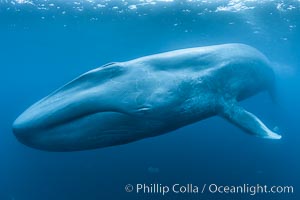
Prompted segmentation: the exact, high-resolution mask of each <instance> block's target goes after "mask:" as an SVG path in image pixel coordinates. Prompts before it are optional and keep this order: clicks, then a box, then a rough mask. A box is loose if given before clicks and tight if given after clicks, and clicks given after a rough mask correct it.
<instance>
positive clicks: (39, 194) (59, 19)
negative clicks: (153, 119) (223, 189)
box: [0, 0, 300, 200]
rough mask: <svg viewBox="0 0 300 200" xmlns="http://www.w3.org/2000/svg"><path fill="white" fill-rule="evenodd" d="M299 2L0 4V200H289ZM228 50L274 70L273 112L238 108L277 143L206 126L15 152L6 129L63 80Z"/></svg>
mask: <svg viewBox="0 0 300 200" xmlns="http://www.w3.org/2000/svg"><path fill="white" fill-rule="evenodd" d="M299 27H300V2H299V1H282V0H274V1H239V0H232V1H209V0H208V1H196V0H195V1H176V0H174V1H172V0H165V1H164V0H161V1H155V0H141V1H137V0H131V1H130V0H128V1H126V0H125V1H101V0H99V1H97V0H95V1H93V0H90V1H85V0H81V1H79V0H78V1H73V0H72V1H63V0H61V1H59V0H56V1H52V0H43V1H42V0H40V1H38V0H15V1H9V0H0V66H1V79H0V91H1V98H0V110H1V112H0V122H1V124H0V133H1V137H0V200H40V199H43V200H100V199H107V200H108V199H117V200H119V199H122V200H123V199H203V200H212V199H272V200H275V199H287V200H290V199H300V195H299V188H300V182H299V180H300V175H299V169H300V157H299V152H300V151H299V145H300V135H299V133H300V131H299V113H300V106H299V102H300V78H299V77H300V76H299V75H300V74H299V69H300V56H299V55H300V46H299V44H300V32H299ZM230 42H240V43H245V44H248V45H251V46H254V47H256V48H257V49H259V50H260V51H261V52H263V53H264V54H265V55H266V56H267V57H268V58H269V59H270V60H271V61H272V62H273V63H274V66H275V68H276V78H277V86H278V87H277V89H278V91H277V93H278V97H277V103H273V102H272V100H271V99H270V97H269V96H268V95H267V94H264V93H262V94H259V95H257V96H255V97H253V98H251V99H247V100H245V101H244V102H242V103H241V104H242V105H243V106H244V107H246V108H247V109H248V110H250V111H251V112H253V113H255V114H256V115H257V116H259V117H260V118H261V119H262V120H263V121H264V122H265V123H266V124H267V125H268V126H269V127H271V128H272V127H275V128H276V129H277V130H278V131H279V132H280V133H281V134H282V136H283V138H282V139H281V140H280V141H274V140H264V139H261V138H256V137H253V136H249V135H247V134H245V133H244V132H243V131H241V130H240V129H238V128H236V127H234V126H233V125H231V124H229V123H228V122H226V121H225V120H223V119H220V118H218V117H213V118H210V119H207V120H204V121H201V122H198V123H195V124H192V125H190V126H187V127H184V128H181V129H179V130H176V131H173V132H172V133H168V134H165V135H162V136H159V137H155V138H149V139H145V140H141V141H138V142H134V143H130V144H127V145H123V146H116V147H110V148H104V149H98V150H92V151H83V152H71V153H70V152H69V153H51V152H43V151H39V150H35V149H31V148H29V147H26V146H24V145H22V144H20V143H19V142H18V141H17V140H16V139H15V137H14V135H13V133H12V131H11V124H12V122H13V121H14V119H15V118H16V117H17V116H18V115H19V114H20V113H21V112H22V111H24V110H25V109H26V108H27V107H28V106H30V105H31V104H32V103H34V102H36V101H37V100H39V99H40V98H42V97H44V96H45V95H47V94H49V93H50V92H51V91H53V90H55V89H56V88H58V87H60V86H61V85H63V84H65V83H66V82H68V81H69V80H71V79H73V78H75V77H76V76H78V75H80V74H81V73H84V72H86V71H88V70H90V69H93V68H96V67H98V66H100V65H103V64H105V63H108V62H112V61H126V60H130V59H133V58H137V57H141V56H145V55H150V54H154V53H160V52H164V51H169V50H174V49H181V48H187V47H198V46H205V45H213V44H221V43H230ZM138 183H146V184H153V183H159V184H163V185H172V184H175V183H179V184H182V185H185V184H188V183H192V184H194V185H199V186H201V185H203V184H212V183H216V184H220V185H241V184H253V185H256V184H262V185H264V184H266V185H270V186H272V185H291V186H293V187H294V193H293V194H258V195H255V196H251V195H249V194H209V193H204V194H181V195H178V194H167V195H165V196H162V195H161V194H136V193H135V192H132V193H127V192H125V190H124V187H125V185H126V184H133V185H135V184H138Z"/></svg>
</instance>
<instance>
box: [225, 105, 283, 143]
mask: <svg viewBox="0 0 300 200" xmlns="http://www.w3.org/2000/svg"><path fill="white" fill-rule="evenodd" d="M220 115H221V116H222V117H224V118H225V119H227V120H228V121H230V122H231V123H233V124H235V125H236V126H238V127H240V128H241V129H243V130H244V131H246V132H247V133H249V134H251V135H255V136H257V137H262V138H267V139H281V135H279V134H277V133H275V132H273V131H271V130H270V129H268V128H267V126H266V125H264V123H263V122H262V121H261V120H260V119H258V117H256V116H255V115H253V114H252V113H250V112H248V111H246V110H245V109H244V108H243V107H241V106H239V105H237V103H236V102H235V101H230V102H225V103H222V109H221V111H220Z"/></svg>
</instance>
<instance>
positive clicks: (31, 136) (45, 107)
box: [13, 64, 134, 151]
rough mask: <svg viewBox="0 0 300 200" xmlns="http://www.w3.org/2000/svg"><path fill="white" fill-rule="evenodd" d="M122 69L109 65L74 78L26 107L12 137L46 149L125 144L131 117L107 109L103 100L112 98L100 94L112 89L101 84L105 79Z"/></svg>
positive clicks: (62, 149)
mask: <svg viewBox="0 0 300 200" xmlns="http://www.w3.org/2000/svg"><path fill="white" fill-rule="evenodd" d="M123 72H124V69H123V68H122V67H120V66H119V65H116V64H111V65H110V66H104V67H100V68H98V69H95V70H92V71H90V72H87V73H85V74H83V75H82V76H80V77H78V78H76V79H75V80H73V81H71V82H70V83H68V84H66V85H65V86H63V87H61V88H60V89H58V90H57V91H55V92H53V93H52V94H50V95H49V96H47V97H45V98H43V99H42V100H40V101H38V102H37V103H35V104H33V105H32V106H31V107H29V108H28V109H27V110H25V111H24V112H23V113H22V114H21V115H20V116H19V117H18V118H17V119H16V120H15V121H14V123H13V132H14V134H15V136H16V137H17V139H18V140H19V141H20V142H21V143H23V144H25V145H27V146H30V147H33V148H37V149H41V150H49V151H74V150H82V149H91V148H95V147H97V148H99V147H102V146H110V145H112V144H114V145H115V144H118V143H120V144H121V143H126V142H127V140H130V137H131V135H130V132H129V131H130V129H129V128H128V127H129V126H130V125H131V121H134V120H132V119H131V118H132V117H130V116H128V115H125V114H122V113H121V112H119V111H118V110H116V109H113V108H110V105H109V104H108V103H105V102H112V99H111V98H114V97H110V96H107V95H103V93H106V92H107V91H106V90H111V88H109V89H108V88H107V87H103V86H105V84H107V82H108V80H111V79H113V78H114V77H117V76H120V75H121V74H122V73H123ZM112 119H113V120H112ZM115 123H117V124H121V126H119V127H116V126H115ZM122 124H123V126H122Z"/></svg>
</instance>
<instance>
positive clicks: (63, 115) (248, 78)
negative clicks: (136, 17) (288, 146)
mask: <svg viewBox="0 0 300 200" xmlns="http://www.w3.org/2000/svg"><path fill="white" fill-rule="evenodd" d="M274 79H275V78H274V72H273V70H272V67H271V65H270V62H269V61H268V59H267V58H266V57H265V56H264V55H263V54H262V53H260V52H259V51H258V50H256V49H255V48H253V47H250V46H248V45H244V44H223V45H215V46H206V47H198V48H189V49H181V50H176V51H170V52H166V53H161V54H156V55H150V56H146V57H141V58H137V59H134V60H130V61H127V62H115V63H109V64H106V65H104V66H101V67H99V68H97V69H94V70H91V71H89V72H87V73H85V74H83V75H81V76H79V77H78V78H76V79H74V80H73V81H71V82H69V83H67V84H66V85H64V86H63V87H61V88H59V89H58V90H56V91H54V92H53V93H52V94H50V95H49V96H46V97H45V98H43V99H41V100H40V101H38V102H37V103H35V104H33V105H32V106H31V107H29V108H28V109H27V110H26V111H25V112H24V113H22V114H21V115H20V116H19V117H18V118H17V119H16V120H15V122H14V123H13V132H14V134H15V136H16V137H17V139H18V140H19V141H20V142H22V143H23V144H25V145H28V146H30V147H33V148H37V149H41V150H48V151H78V150H86V149H95V148H102V147H108V146H114V145H120V144H126V143H129V142H133V141H137V140H140V139H143V138H147V137H153V136H157V135H161V134H164V133H167V132H170V131H172V130H175V129H178V128H181V127H183V126H186V125H188V124H192V123H194V122H197V121H199V120H203V119H206V118H208V117H211V116H215V115H218V116H221V117H223V118H225V119H226V120H228V121H229V122H231V123H233V124H235V125H236V126H238V127H240V128H241V129H242V130H244V131H245V132H247V133H249V134H252V135H255V136H258V137H262V138H270V139H280V138H281V136H280V135H279V134H277V133H275V132H273V131H271V130H270V129H268V128H267V126H265V125H264V124H263V122H262V121H261V120H260V119H258V118H257V117H256V116H255V115H253V114H252V113H250V112H248V111H246V110H245V109H244V108H242V107H241V106H239V105H238V101H241V100H243V99H246V98H248V97H251V96H253V95H255V94H257V93H259V92H261V91H269V92H271V93H272V91H273V90H274Z"/></svg>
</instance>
